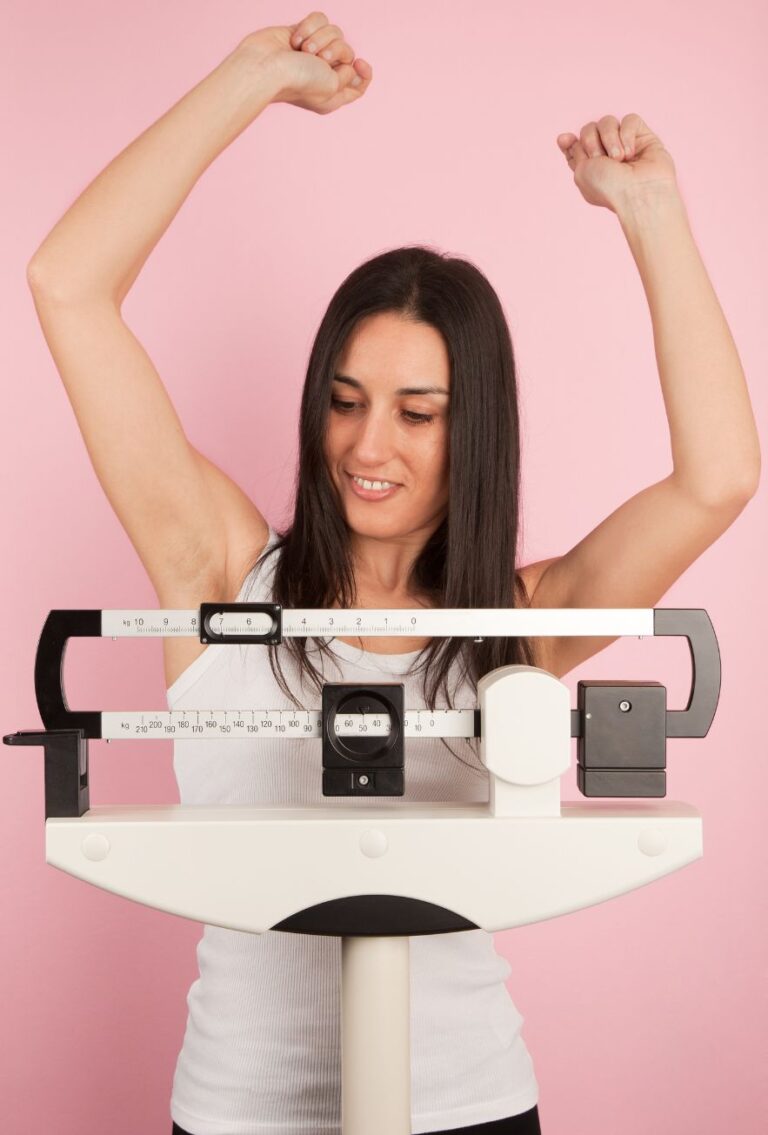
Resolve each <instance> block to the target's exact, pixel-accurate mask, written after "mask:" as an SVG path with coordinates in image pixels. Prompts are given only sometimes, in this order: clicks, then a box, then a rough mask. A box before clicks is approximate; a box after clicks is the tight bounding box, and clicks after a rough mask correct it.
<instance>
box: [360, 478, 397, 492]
mask: <svg viewBox="0 0 768 1135" xmlns="http://www.w3.org/2000/svg"><path fill="white" fill-rule="evenodd" d="M352 480H353V481H356V482H357V484H358V485H362V486H363V488H364V489H376V490H377V491H378V490H381V489H392V488H394V481H364V480H363V478H362V477H355V476H354V474H353V476H352Z"/></svg>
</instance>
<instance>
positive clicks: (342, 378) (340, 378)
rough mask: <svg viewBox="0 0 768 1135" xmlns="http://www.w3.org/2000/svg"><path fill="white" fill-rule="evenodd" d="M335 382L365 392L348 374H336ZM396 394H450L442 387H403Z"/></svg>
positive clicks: (447, 395)
mask: <svg viewBox="0 0 768 1135" xmlns="http://www.w3.org/2000/svg"><path fill="white" fill-rule="evenodd" d="M333 381H334V382H345V383H346V384H347V386H354V387H356V389H358V390H364V389H365V387H364V386H363V384H362V382H360V380H359V379H357V378H350V376H349V375H348V374H335V375H334V376H333ZM395 394H445V396H446V398H449V397H450V394H449V392H448V391H447V390H445V389H444V388H443V387H442V386H401V387H400V389H399V390H396V391H395Z"/></svg>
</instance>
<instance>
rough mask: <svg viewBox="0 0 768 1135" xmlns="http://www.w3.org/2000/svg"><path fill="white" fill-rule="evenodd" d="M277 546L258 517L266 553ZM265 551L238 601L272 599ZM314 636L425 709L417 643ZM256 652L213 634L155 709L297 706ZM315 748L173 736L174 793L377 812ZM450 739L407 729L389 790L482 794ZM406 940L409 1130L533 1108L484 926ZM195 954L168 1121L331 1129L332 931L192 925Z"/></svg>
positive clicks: (263, 1134)
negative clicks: (344, 788)
mask: <svg viewBox="0 0 768 1135" xmlns="http://www.w3.org/2000/svg"><path fill="white" fill-rule="evenodd" d="M276 540H277V533H276V531H275V530H274V529H273V528H272V526H271V525H270V526H269V540H268V542H267V545H266V547H265V549H264V551H265V552H266V551H267V550H268V549H269V548H271V547H272V545H273V544H274V543H275V541H276ZM262 555H263V554H262ZM277 555H279V553H275V554H273V555H271V556H270V557H269V559H268V560H267V561H266V563H264V562H262V558H261V557H260V559H259V561H258V562H257V563H256V564H255V565H254V567H253V568H252V570H251V572H250V573H249V575H248V576H247V577H246V579H245V581H244V583H243V586H242V587H241V589H240V592H239V594H238V596H237V602H260V603H268V602H271V601H272V577H273V574H274V567H275V560H276V557H277ZM325 641H326V642H327V643H328V644H329V645H330V646H331V647H332V649H333V651H334V654H335V657H336V663H335V664H334V663H333V662H331V663H330V670H329V669H328V665H329V661H330V660H327V659H325V658H324V657H323V656H322V655H321V654H320V651H319V649H318V647H317V645H316V643H315V642H314V641H313V640H312V639H308V640H307V648H308V650H309V651H310V653H311V656H312V662H313V664H314V665H315V666H316V667H317V668H318V669H320V670H321V672H322V674H323V677H324V679H325V680H326V681H334V682H346V681H356V680H358V679H359V680H360V681H362V682H372V681H375V680H376V678H375V676H374V675H376V674H380V675H382V677H381V678H380V680H381V681H392V680H393V678H396V679H398V680H401V681H402V682H403V683H404V695H405V696H404V704H405V706H406V708H419V707H423V706H425V704H426V703H425V701H424V697H423V689H422V680H423V674H422V673H421V672H420V673H419V674H417V675H414V674H409V673H408V670H409V667H410V666H411V665H412V664H413V662H414V661H415V659H416V657H417V655H418V652H417V651H413V652H411V653H408V654H376V653H373V652H371V651H364V650H360V649H358V648H357V647H354V646H352V645H350V644H349V643H345V642H341V641H340V640H338V639H326V640H325ZM268 649H269V648H267V647H265V646H261V645H257V644H250V645H242V644H223V643H212V644H211V645H209V646H207V647H206V648H205V650H204V651H203V652H202V654H200V655H199V656H198V657H197V658H195V660H194V661H193V662H192V664H191V665H190V666H188V667H187V669H186V670H185V671H184V672H183V673H182V674H181V675H180V676H179V677H178V678H177V679H176V681H175V682H174V683H173V685H172V686H171V687H170V688H169V689H168V691H167V698H168V706H169V708H170V709H196V708H200V709H228V708H248V707H249V706H252V707H253V708H258V709H291V708H295V706H293V704H292V703H291V702H290V700H289V699H288V698H287V697H286V696H285V694H284V693H283V692H282V690H281V689H280V687H279V686H278V685H277V682H276V681H275V678H274V675H273V674H272V671H271V668H270V665H269V658H268ZM278 650H280V651H281V658H280V663H281V666H282V669H283V673H284V674H285V677H286V680H287V682H288V685H289V688H290V689H291V690H292V691H293V693H294V695H295V696H296V697H297V698H298V699H299V701H300V702H301V704H302V706H305V707H307V708H317V707H318V704H319V695H318V693H317V691H316V690H314V689H313V688H312V687H311V686H307V685H305V684H304V682H303V680H302V676H301V675H300V673H299V670H298V667H297V665H296V663H295V662H294V659H293V658H292V657H291V656H290V655H289V654H288V652H287V651H286V650H285V649H284V648H282V647H279V648H278ZM454 665H456V663H454ZM451 682H452V683H453V684H451ZM451 682H449V689H450V691H451V693H452V696H453V703H454V705H455V707H456V708H474V707H475V706H476V704H477V701H476V691H475V690H473V689H472V688H471V687H470V686H469V685H468V684H467V683H466V682H464V683H463V684H462V685H460V686H459V688H458V690H456V689H455V687H456V676H455V673H454V674H453V675H451ZM454 691H455V692H454ZM441 694H442V691H441ZM437 704H438V705H447V702H445V701H442V700H439V701H438V703H437ZM321 744H322V742H321V741H320V739H319V738H316V739H310V740H298V739H277V738H258V739H253V740H241V739H237V740H227V741H226V742H222V741H220V740H195V741H175V742H174V756H173V767H174V772H175V775H176V780H177V784H178V787H179V797H180V803H182V804H223V803H227V804H258V803H261V802H282V803H286V804H294V803H295V804H304V803H312V804H316V803H321V804H324V805H325V806H326V807H333V806H334V805H335V804H336V803H338V804H340V805H343V806H344V807H345V808H346V807H349V806H350V805H352V806H355V805H358V804H359V805H360V806H362V807H365V808H375V807H377V806H380V805H385V806H391V803H392V800H391V798H389V797H369V798H362V797H324V796H323V794H322V784H321V776H322V771H321V770H322V759H321ZM449 744H450V745H451V748H452V749H454V751H455V752H457V753H459V754H460V756H461V760H458V759H457V758H455V757H453V756H452V755H451V754H450V753H449V752H448V750H447V749H446V748H445V747H444V746H443V745H442V744H441V742H440V741H439V740H438V739H436V738H424V739H417V738H408V740H407V742H406V761H405V793H404V795H403V797H401V799H404V800H422V801H424V800H450V801H454V800H455V801H462V802H477V801H487V800H488V773H487V770H486V769H485V767H484V766H483V765H482V763H481V761H480V758H479V754H477V753H476V752H475V750H474V746H473V745H472V743H471V742H470V741H468V740H462V739H459V738H451V739H450V740H449ZM462 762H465V763H462ZM409 945H410V977H411V989H410V993H411V1034H410V1039H411V1130H412V1132H414V1133H416V1132H427V1131H438V1130H441V1129H450V1128H455V1127H463V1126H469V1125H471V1124H476V1123H485V1122H489V1121H490V1120H494V1119H501V1118H502V1117H504V1116H509V1115H517V1114H519V1113H521V1112H524V1111H528V1110H529V1109H530V1108H532V1107H533V1106H534V1104H536V1103H537V1102H538V1096H539V1092H538V1084H537V1081H536V1077H535V1075H534V1070H533V1063H532V1060H531V1057H530V1055H529V1053H528V1050H527V1048H526V1046H525V1042H524V1040H523V1037H522V1033H521V1026H522V1023H523V1017H522V1016H521V1014H520V1013H519V1012H518V1010H517V1008H516V1007H515V1005H514V1004H513V1002H512V1000H511V998H510V996H509V993H508V992H507V989H506V986H505V979H506V978H507V977H509V975H510V973H511V968H510V966H509V964H508V962H507V961H506V960H505V959H504V958H502V957H501V956H500V955H499V954H497V953H496V951H495V949H494V946H493V936H492V935H491V934H489V933H488V932H487V931H485V930H467V931H458V932H454V933H449V934H429V935H416V936H413V937H411V938H410V939H409ZM197 963H198V969H199V977H198V978H197V979H196V980H195V981H194V982H193V983H192V985H191V987H190V990H189V993H188V996H187V1007H188V1016H187V1024H186V1031H185V1034H184V1041H183V1044H182V1048H181V1051H180V1053H179V1056H178V1060H177V1064H176V1069H175V1074H174V1079H173V1090H172V1095H171V1117H172V1118H173V1120H174V1121H175V1122H176V1123H178V1124H179V1125H180V1126H181V1127H183V1128H185V1129H186V1130H187V1131H189V1132H191V1133H192V1135H289V1133H291V1135H292V1133H296V1135H298V1133H305V1132H306V1133H309V1132H321V1131H323V1132H336V1133H340V1132H341V1030H340V1025H341V1021H340V996H341V938H340V937H333V936H325V935H312V934H291V933H285V932H282V931H267V932H266V933H264V934H250V933H247V932H244V931H238V930H229V929H225V928H223V927H219V926H208V925H206V926H205V927H204V930H203V934H202V937H201V938H200V940H199V942H198V945H197Z"/></svg>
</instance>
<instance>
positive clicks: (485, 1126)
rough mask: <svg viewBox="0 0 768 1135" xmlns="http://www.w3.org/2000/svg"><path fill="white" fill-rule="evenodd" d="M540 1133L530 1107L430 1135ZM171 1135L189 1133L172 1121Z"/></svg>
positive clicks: (534, 1110) (536, 1117)
mask: <svg viewBox="0 0 768 1135" xmlns="http://www.w3.org/2000/svg"><path fill="white" fill-rule="evenodd" d="M465 1133H466V1135H470V1133H471V1135H541V1126H540V1125H539V1109H538V1106H537V1107H532V1108H531V1110H530V1111H524V1112H523V1113H522V1115H510V1116H509V1118H508V1119H492V1120H491V1122H490V1123H473V1124H472V1126H471V1127H453V1128H451V1130H450V1131H433V1132H432V1135H465ZM171 1135H191V1132H189V1131H185V1130H184V1128H183V1127H179V1125H178V1123H174V1125H173V1130H172V1131H171Z"/></svg>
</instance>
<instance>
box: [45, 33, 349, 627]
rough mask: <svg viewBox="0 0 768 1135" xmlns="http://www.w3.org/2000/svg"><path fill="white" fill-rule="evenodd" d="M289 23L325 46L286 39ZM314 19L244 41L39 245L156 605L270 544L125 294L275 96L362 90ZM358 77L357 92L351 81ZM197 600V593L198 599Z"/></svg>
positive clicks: (71, 391) (224, 579)
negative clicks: (193, 428)
mask: <svg viewBox="0 0 768 1135" xmlns="http://www.w3.org/2000/svg"><path fill="white" fill-rule="evenodd" d="M296 29H301V30H302V31H304V32H309V33H312V34H315V36H316V38H317V39H318V40H319V42H320V45H321V47H322V48H323V49H324V48H329V49H330V50H331V51H332V59H331V60H330V61H329V62H323V61H321V60H320V59H319V58H317V57H314V56H313V55H312V54H311V53H310V52H309V50H308V49H307V47H306V44H305V45H304V46H303V47H300V48H299V49H298V50H296V49H294V48H293V47H292V46H291V42H290V40H291V35H292V33H293V32H294V30H296ZM353 58H354V53H353V52H352V50H351V48H350V47H349V45H348V44H346V43H345V42H344V40H343V38H342V37H341V33H340V31H339V29H338V28H336V27H335V26H334V25H330V24H328V21H327V19H326V18H325V17H324V16H323V15H322V14H319V13H312V14H311V15H310V16H308V17H306V18H305V19H304V20H302V21H301V22H300V24H299V25H296V26H295V28H294V27H291V26H286V27H270V28H265V29H262V30H260V31H257V32H253V33H251V34H249V35H248V36H246V37H245V38H244V39H243V40H242V41H241V43H240V44H238V46H237V47H236V48H235V50H234V51H232V52H231V54H230V55H228V56H227V57H226V58H225V59H224V60H223V61H222V62H221V63H220V64H219V65H218V66H217V67H216V68H215V69H214V70H213V71H212V72H211V73H210V74H209V75H207V76H206V77H205V78H204V79H203V80H202V81H201V82H200V83H198V84H197V86H195V87H193V88H192V90H190V91H189V92H188V93H187V94H186V95H185V96H184V97H183V98H182V99H180V100H179V101H178V102H177V103H176V104H175V105H174V106H172V107H171V109H170V110H168V111H167V112H166V113H165V114H164V115H163V116H162V117H161V118H160V119H159V120H158V121H157V122H155V123H154V124H153V125H152V126H150V127H149V128H148V129H147V130H145V131H144V132H143V133H142V134H141V135H139V137H138V138H136V139H135V140H134V141H133V142H131V144H130V145H129V146H127V147H126V148H125V149H124V150H123V151H122V152H121V153H120V154H118V156H117V157H116V158H114V159H113V161H112V162H110V164H109V165H108V166H107V167H106V168H105V169H104V170H103V171H102V172H101V173H100V174H99V175H98V176H97V177H96V178H95V180H94V181H93V182H92V183H91V184H90V185H89V186H88V187H87V188H86V189H85V190H84V192H83V193H82V194H81V195H80V197H78V199H77V200H76V201H75V202H74V204H73V205H72V206H71V207H70V208H69V210H68V211H67V212H66V213H65V214H64V216H63V217H62V218H61V220H60V221H59V222H58V223H57V224H56V225H55V227H54V228H53V229H52V231H51V232H50V233H49V235H48V236H47V237H46V238H45V240H44V241H43V242H42V244H41V245H40V247H39V248H38V249H37V251H36V252H35V254H34V256H33V257H32V260H31V262H30V264H29V266H28V273H27V275H28V280H29V285H30V288H31V291H32V294H33V298H34V302H35V307H36V310H37V313H38V316H39V319H40V323H41V326H42V329H43V333H44V335H45V338H46V341H47V343H48V346H49V348H50V350H51V354H52V355H53V358H54V361H55V363H56V366H57V368H58V370H59V373H60V375H61V378H62V381H63V382H64V385H65V387H66V390H67V394H68V396H69V399H70V402H71V404H72V407H73V409H74V411H75V415H76V417H77V421H78V425H79V427H80V429H81V432H82V434H83V438H84V440H85V443H86V446H87V449H88V453H89V455H90V458H91V461H92V463H93V467H94V470H95V472H96V474H97V476H98V478H99V481H100V483H101V485H102V487H103V489H104V491H105V493H106V495H107V497H108V499H109V501H110V503H111V505H112V507H113V508H114V510H115V512H116V514H117V516H118V518H119V519H120V521H121V523H122V524H123V526H124V528H125V530H126V532H127V533H128V536H129V537H130V539H131V541H132V543H133V545H134V547H135V548H136V550H137V552H138V554H139V557H140V558H141V560H142V563H143V564H144V566H145V568H146V570H147V572H148V574H149V576H150V578H151V580H152V583H153V585H154V587H155V590H156V592H157V594H158V597H159V599H160V602H161V604H163V605H173V604H174V601H175V599H174V597H178V596H180V595H181V594H182V593H187V592H189V591H190V590H191V589H194V588H198V589H200V588H201V587H202V588H203V590H204V592H205V594H209V595H212V596H214V592H216V595H215V597H216V598H218V597H219V595H221V596H222V597H224V596H225V595H226V593H227V592H231V591H232V589H233V588H234V592H235V593H236V592H237V589H238V587H239V584H240V582H242V580H241V578H240V576H241V572H243V569H244V568H245V567H246V566H247V564H248V563H249V562H251V561H252V560H253V558H254V557H255V555H256V554H257V553H258V551H260V549H261V547H263V545H264V543H265V541H266V536H267V526H266V523H265V521H264V519H263V517H262V516H261V513H260V512H259V511H258V509H257V508H256V507H255V506H254V505H253V503H252V502H251V501H250V500H249V499H248V498H247V497H246V495H245V494H244V493H243V492H242V491H241V490H240V489H239V488H238V486H237V485H236V484H234V482H233V481H231V480H230V479H229V478H228V477H227V476H226V475H225V474H224V473H223V472H222V471H221V470H219V469H217V468H216V467H215V466H214V465H213V464H212V463H211V462H210V461H208V460H207V459H206V458H204V457H203V456H202V455H201V454H200V453H198V452H197V451H196V450H195V449H194V447H193V446H192V445H191V444H190V443H189V442H188V440H187V438H186V437H185V434H184V430H183V428H182V425H181V422H180V421H179V418H178V416H177V414H176V412H175V410H174V408H173V405H172V404H171V401H170V399H169V397H168V394H167V392H166V390H165V388H164V386H163V384H162V382H161V380H160V377H159V375H158V373H157V371H156V370H155V368H154V366H153V364H152V361H151V359H150V358H149V356H148V355H147V353H146V351H145V350H144V348H143V347H142V345H141V344H140V343H139V341H138V340H137V339H136V337H135V336H134V334H133V333H132V332H131V330H130V328H129V327H128V326H127V325H126V323H125V321H124V320H123V318H122V315H121V307H122V303H123V300H124V299H125V296H126V294H127V293H128V291H129V289H130V288H131V286H132V284H133V282H134V281H135V279H136V277H137V276H138V274H139V272H140V271H141V267H142V265H143V264H144V262H145V261H146V259H147V257H148V256H149V254H150V252H151V251H152V249H153V248H154V246H155V245H156V244H157V242H158V240H159V239H160V237H161V236H162V234H163V232H165V230H166V228H167V227H168V225H169V224H170V222H171V220H172V219H173V217H174V216H175V215H176V213H177V212H178V210H179V208H180V206H181V204H182V202H183V201H184V200H185V198H186V197H187V195H188V194H189V192H190V190H191V189H192V187H193V186H194V184H195V183H196V181H197V180H198V178H199V177H200V176H201V174H202V173H203V171H204V170H205V169H206V168H207V167H208V166H209V165H210V164H211V162H213V161H214V159H215V158H216V157H217V156H218V155H219V154H220V153H221V152H222V150H224V149H225V148H226V147H227V146H228V145H229V144H230V143H231V142H232V141H233V140H234V139H235V138H236V137H238V135H239V134H240V133H241V132H242V131H243V130H244V129H245V128H246V127H247V126H248V125H249V124H250V123H251V122H253V121H254V119H255V118H256V117H258V115H259V114H260V113H261V112H262V110H264V108H265V107H266V106H267V105H268V104H269V103H270V102H276V101H283V102H294V103H295V104H296V105H300V106H304V107H307V108H308V109H315V110H318V111H321V112H325V111H326V110H328V109H334V108H335V106H336V105H342V103H343V102H349V101H352V100H353V99H354V98H357V97H359V93H361V92H362V91H363V90H364V89H365V87H366V86H367V83H368V81H369V80H370V75H369V74H368V72H369V71H370V68H368V67H367V65H366V64H365V63H364V62H362V61H361V64H362V65H361V67H360V68H359V71H356V70H355V69H354V68H353V67H352V66H351V65H350V64H351V60H352V59H353ZM356 75H359V76H360V75H362V81H361V84H360V86H359V87H358V89H357V90H354V89H353V88H351V87H350V86H349V84H350V80H351V79H353V78H354V77H355V76H356ZM203 597H204V596H203Z"/></svg>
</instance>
